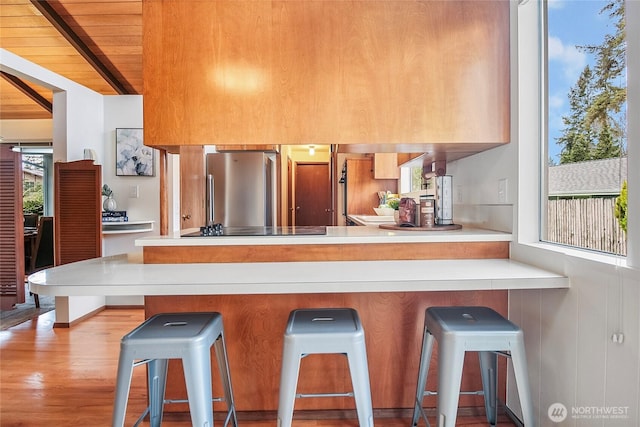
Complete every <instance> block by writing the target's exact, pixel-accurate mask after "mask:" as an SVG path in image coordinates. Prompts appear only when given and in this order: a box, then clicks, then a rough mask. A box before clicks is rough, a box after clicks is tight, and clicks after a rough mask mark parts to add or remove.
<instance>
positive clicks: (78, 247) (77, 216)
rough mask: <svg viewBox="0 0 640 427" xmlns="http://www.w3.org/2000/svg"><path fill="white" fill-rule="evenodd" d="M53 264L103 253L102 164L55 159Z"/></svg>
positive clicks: (97, 255)
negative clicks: (56, 160) (65, 161)
mask: <svg viewBox="0 0 640 427" xmlns="http://www.w3.org/2000/svg"><path fill="white" fill-rule="evenodd" d="M54 171H55V176H54V179H55V193H54V194H55V196H54V197H55V226H54V229H55V239H54V241H55V256H54V258H55V264H56V265H61V264H68V263H70V262H75V261H82V260H84V259H90V258H97V257H100V256H102V213H101V211H102V207H101V202H102V200H101V199H102V197H101V176H102V167H101V166H100V165H94V164H93V160H79V161H76V162H68V163H64V162H57V163H55V166H54Z"/></svg>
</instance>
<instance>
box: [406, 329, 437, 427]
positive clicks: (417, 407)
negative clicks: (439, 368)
mask: <svg viewBox="0 0 640 427" xmlns="http://www.w3.org/2000/svg"><path fill="white" fill-rule="evenodd" d="M433 341H434V338H433V335H431V333H430V332H429V331H428V330H427V328H424V334H423V336H422V352H421V353H420V354H421V356H420V370H419V371H418V386H417V388H416V400H415V403H414V406H413V418H412V420H411V425H412V426H414V427H415V426H417V425H418V421H419V420H420V415H421V412H422V410H421V407H422V401H423V400H424V391H425V390H424V389H425V388H426V387H427V374H428V373H429V364H430V363H431V353H432V351H433Z"/></svg>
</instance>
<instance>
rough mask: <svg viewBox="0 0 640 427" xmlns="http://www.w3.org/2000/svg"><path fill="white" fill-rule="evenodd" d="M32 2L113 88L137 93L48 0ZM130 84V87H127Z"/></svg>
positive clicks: (119, 92)
mask: <svg viewBox="0 0 640 427" xmlns="http://www.w3.org/2000/svg"><path fill="white" fill-rule="evenodd" d="M31 4H33V6H34V7H35V8H36V9H38V11H39V12H40V13H42V15H43V16H44V17H45V18H47V20H48V21H49V22H51V25H53V26H54V27H55V29H56V30H58V31H59V32H60V34H61V35H62V36H63V37H64V38H65V39H66V40H67V41H68V42H69V43H71V45H72V46H73V47H74V48H75V49H76V50H77V51H78V53H80V55H81V56H82V57H83V58H84V59H85V60H86V61H87V62H88V63H89V64H91V66H92V67H93V68H94V69H95V70H96V71H97V72H98V74H100V75H101V76H102V78H104V79H105V80H106V81H107V83H109V85H111V87H113V89H115V90H116V92H118V94H120V95H130V94H136V91H135V90H133V89H132V88H130V87H131V85H129V83H128V82H126V83H123V82H122V81H121V80H120V79H118V78H117V77H116V76H115V75H114V74H113V73H112V72H111V70H110V68H115V67H114V66H113V64H111V63H108V64H107V62H108V60H107V59H105V60H104V61H101V60H100V59H99V58H98V57H97V56H96V54H95V53H93V52H92V51H91V49H90V48H89V46H87V44H86V43H85V42H84V41H82V38H81V37H80V36H79V35H78V34H76V33H75V32H74V31H73V29H71V27H70V26H69V24H67V23H66V22H65V20H64V19H62V17H61V16H60V15H59V14H58V12H56V11H55V9H54V8H53V7H52V6H51V4H49V2H48V1H47V0H31ZM127 86H129V87H127Z"/></svg>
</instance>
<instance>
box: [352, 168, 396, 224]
mask: <svg viewBox="0 0 640 427" xmlns="http://www.w3.org/2000/svg"><path fill="white" fill-rule="evenodd" d="M387 190H389V191H391V192H392V193H397V191H398V181H397V180H395V179H375V178H374V177H373V159H372V158H371V157H367V158H363V159H347V214H348V215H358V214H359V215H375V211H374V210H373V208H374V207H378V204H379V199H378V191H387Z"/></svg>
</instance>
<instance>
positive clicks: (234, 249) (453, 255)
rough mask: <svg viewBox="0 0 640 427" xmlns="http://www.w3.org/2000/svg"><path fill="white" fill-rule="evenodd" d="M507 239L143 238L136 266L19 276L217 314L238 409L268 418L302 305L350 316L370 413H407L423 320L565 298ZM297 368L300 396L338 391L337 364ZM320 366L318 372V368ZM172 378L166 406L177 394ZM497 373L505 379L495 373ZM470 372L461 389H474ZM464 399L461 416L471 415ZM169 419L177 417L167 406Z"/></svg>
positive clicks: (53, 288) (365, 235) (56, 287)
mask: <svg viewBox="0 0 640 427" xmlns="http://www.w3.org/2000/svg"><path fill="white" fill-rule="evenodd" d="M510 240H511V235H510V234H509V233H501V232H495V231H488V230H479V229H473V228H469V227H465V228H463V229H462V230H456V231H449V232H424V233H423V232H415V231H412V232H402V231H388V230H381V229H379V228H376V227H328V228H327V231H326V235H302V236H295V235H293V236H260V237H254V236H233V237H232V236H219V237H188V238H187V237H177V236H176V237H171V236H161V237H149V238H143V239H139V240H137V241H136V244H137V245H138V246H141V247H142V249H143V253H142V256H141V255H140V254H136V255H126V254H123V255H117V256H113V257H105V258H98V259H93V260H87V261H81V262H78V263H73V264H68V265H63V266H60V267H56V268H52V269H48V270H44V271H42V272H39V273H36V274H34V275H32V276H30V277H29V281H30V284H31V286H32V289H33V290H34V291H35V292H37V293H40V294H47V295H59V296H70V295H140V294H143V295H145V311H146V315H147V316H150V315H152V314H154V313H157V312H167V311H207V310H209V311H219V312H221V313H222V314H223V316H224V322H225V330H226V335H227V343H228V347H229V348H228V351H229V356H230V364H231V370H232V378H233V382H234V392H235V395H236V404H237V408H238V410H240V411H267V412H268V411H275V409H276V408H277V395H278V393H277V390H278V387H279V384H278V379H279V372H280V363H281V351H282V334H283V331H284V327H285V324H286V321H287V316H288V313H289V312H290V311H291V310H292V309H294V308H301V307H326V306H331V307H347V306H348V307H353V308H355V309H357V310H358V311H359V313H360V316H361V318H362V321H363V324H364V327H365V333H366V340H367V346H368V350H369V363H370V374H371V387H372V399H373V405H374V408H375V409H401V408H410V407H412V401H413V396H412V394H413V393H414V392H415V379H416V375H417V369H418V366H417V365H418V359H419V351H420V345H421V339H422V326H423V322H424V310H425V309H426V308H427V307H429V306H434V305H486V306H489V307H492V308H494V309H496V310H498V311H499V312H501V313H502V314H504V315H506V314H507V290H508V289H527V288H531V289H535V288H566V287H568V286H569V283H568V280H567V279H566V278H565V277H563V276H562V275H559V274H555V273H552V272H548V271H544V270H541V269H538V268H534V267H531V266H528V265H526V264H522V263H519V262H515V261H512V260H510V259H509V258H508V256H509V242H510ZM326 357H328V358H329V359H330V360H329V367H327V365H326V363H327V359H326V358H325V359H322V360H317V359H314V358H313V357H312V358H309V359H305V360H304V361H303V363H302V367H301V369H302V370H301V376H300V383H299V391H300V392H312V391H314V390H315V391H318V390H334V391H335V390H341V389H343V388H344V389H347V388H348V383H349V376H348V368H347V366H346V363H345V361H344V360H342V358H339V357H336V358H332V356H326ZM316 363H320V364H316ZM179 372H180V370H178V369H175V368H172V369H170V374H169V375H170V387H169V389H168V392H167V393H168V395H167V398H177V397H178V396H180V395H181V393H183V392H184V390H183V383H181V382H180V375H179ZM503 372H504V370H503ZM479 381H480V379H479V372H478V368H477V366H474V365H473V363H471V364H470V369H469V370H468V371H467V373H465V376H464V377H463V387H464V388H469V387H470V388H473V387H474V386H477V384H478V382H479ZM481 404H482V400H481V398H479V397H477V396H475V397H474V396H464V397H462V398H461V406H480V405H481ZM352 407H353V406H352V402H351V401H350V399H348V398H329V399H309V400H307V401H300V402H297V403H296V409H345V408H346V409H349V408H352ZM175 410H186V409H185V408H180V407H178V408H176V409H175Z"/></svg>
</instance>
